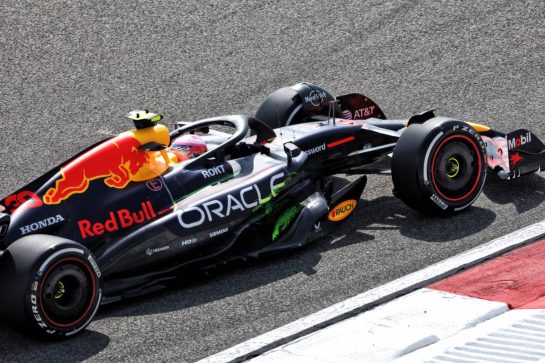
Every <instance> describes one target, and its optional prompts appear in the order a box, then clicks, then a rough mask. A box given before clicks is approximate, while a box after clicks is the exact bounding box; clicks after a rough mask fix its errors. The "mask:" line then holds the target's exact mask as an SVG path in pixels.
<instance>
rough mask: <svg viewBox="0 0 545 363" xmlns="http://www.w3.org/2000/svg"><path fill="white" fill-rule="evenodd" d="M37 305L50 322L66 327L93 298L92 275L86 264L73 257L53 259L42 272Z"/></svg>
mask: <svg viewBox="0 0 545 363" xmlns="http://www.w3.org/2000/svg"><path fill="white" fill-rule="evenodd" d="M42 281H43V282H42V285H41V289H40V303H41V304H40V307H41V310H42V312H43V314H44V318H46V319H47V320H48V321H49V322H50V323H52V324H53V325H56V326H58V327H61V328H70V327H74V326H76V325H77V324H78V323H80V322H81V321H82V320H83V319H84V318H85V317H86V316H87V314H88V313H89V311H90V310H91V307H92V306H93V303H94V300H95V289H96V281H95V276H94V274H93V273H92V271H91V269H90V268H89V266H87V264H85V263H84V262H82V261H81V260H79V259H77V258H73V257H68V258H64V259H61V260H59V261H57V262H56V263H55V264H53V265H52V266H51V267H50V268H49V269H48V270H47V272H46V273H45V275H44V278H43V280H42Z"/></svg>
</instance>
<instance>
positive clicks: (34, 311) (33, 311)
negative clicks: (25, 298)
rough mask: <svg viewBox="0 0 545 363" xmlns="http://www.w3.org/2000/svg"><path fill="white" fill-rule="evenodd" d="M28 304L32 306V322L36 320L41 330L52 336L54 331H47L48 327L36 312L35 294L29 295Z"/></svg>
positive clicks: (36, 301)
mask: <svg viewBox="0 0 545 363" xmlns="http://www.w3.org/2000/svg"><path fill="white" fill-rule="evenodd" d="M30 304H31V306H32V307H31V308H32V315H33V316H34V320H36V322H37V323H38V326H39V327H40V328H42V329H46V332H47V333H48V334H54V333H55V330H52V329H49V326H47V324H46V323H45V322H44V321H43V319H42V316H41V315H40V312H39V310H38V298H37V297H36V294H30Z"/></svg>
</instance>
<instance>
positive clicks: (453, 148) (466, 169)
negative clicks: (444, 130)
mask: <svg viewBox="0 0 545 363" xmlns="http://www.w3.org/2000/svg"><path fill="white" fill-rule="evenodd" d="M481 165H482V160H481V153H480V152H479V149H478V146H477V145H476V144H475V142H474V140H472V139H470V138H469V137H467V136H465V135H453V136H450V137H447V138H446V139H445V140H443V141H442V142H441V144H439V146H438V147H437V149H436V150H435V153H434V156H433V159H432V165H431V176H432V182H433V186H434V188H435V190H436V191H437V193H438V194H439V195H440V196H441V197H442V198H444V199H445V200H448V201H451V202H457V201H462V200H464V199H466V198H467V197H469V196H470V195H472V194H473V192H474V191H475V189H476V187H477V185H478V184H479V180H480V177H481Z"/></svg>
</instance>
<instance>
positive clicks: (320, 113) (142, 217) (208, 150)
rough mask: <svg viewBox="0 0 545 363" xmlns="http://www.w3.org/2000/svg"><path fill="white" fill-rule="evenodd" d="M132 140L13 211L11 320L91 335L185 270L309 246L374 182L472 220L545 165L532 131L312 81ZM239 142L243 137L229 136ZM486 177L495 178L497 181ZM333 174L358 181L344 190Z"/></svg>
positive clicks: (6, 211)
mask: <svg viewBox="0 0 545 363" xmlns="http://www.w3.org/2000/svg"><path fill="white" fill-rule="evenodd" d="M128 117H129V118H130V119H131V120H132V121H133V122H134V124H135V128H134V129H133V130H131V131H127V132H124V133H121V134H119V135H117V136H115V137H112V138H110V139H107V140H104V141H102V142H100V143H98V144H96V145H93V146H91V147H89V148H88V149H86V150H84V151H82V152H81V153H80V154H78V155H76V156H74V157H73V158H71V159H70V160H68V161H66V162H65V163H63V164H61V165H60V166H59V167H57V168H54V169H53V170H51V171H49V172H48V173H46V174H44V175H43V176H41V177H39V178H38V179H36V180H35V181H33V182H31V183H30V184H28V185H26V186H24V187H23V188H21V189H20V190H18V191H17V192H15V193H13V194H11V195H9V196H7V197H6V198H4V199H2V200H1V202H0V204H1V208H0V210H1V213H0V317H1V319H2V320H3V321H4V322H6V323H7V324H8V325H9V326H11V327H13V328H15V329H17V330H19V331H21V332H23V333H28V334H33V335H37V336H42V337H66V336H71V335H74V334H76V333H78V332H80V331H81V330H83V329H84V328H85V327H86V326H87V325H88V324H89V323H90V322H91V320H92V319H93V317H94V315H95V313H96V312H97V310H98V308H99V305H100V304H101V303H106V302H111V301H116V300H119V299H122V298H125V297H131V296H136V295H140V294H145V293H149V292H151V291H155V290H157V289H160V288H162V287H163V286H164V285H165V283H166V282H167V281H169V280H171V279H173V278H176V277H177V276H179V275H180V274H181V273H182V272H184V271H187V270H188V269H206V268H208V267H210V266H214V265H217V264H219V263H223V262H225V261H230V260H235V259H238V258H241V257H248V256H251V257H257V256H260V255H263V254H267V253H272V252H275V251H280V250H286V249H291V248H295V247H299V246H302V245H305V244H307V243H309V242H311V241H313V240H315V239H317V238H318V237H320V236H323V235H324V234H327V233H328V231H330V230H331V229H332V228H334V227H335V226H336V225H337V224H338V223H342V222H343V221H344V220H346V218H347V217H349V216H350V214H351V213H352V212H353V211H354V209H355V208H356V206H357V204H358V202H359V200H360V196H361V194H362V192H363V189H364V187H365V184H366V181H367V179H366V178H367V177H366V174H373V173H383V172H384V171H385V170H387V169H388V170H391V175H392V179H393V186H394V194H395V195H396V196H398V197H399V198H400V199H401V200H402V201H403V202H405V203H406V204H407V205H409V206H410V207H412V208H414V209H416V210H418V211H420V212H423V213H431V214H446V213H455V212H459V211H461V210H463V209H465V208H468V207H469V206H470V205H471V204H472V203H473V202H474V201H475V199H476V198H477V197H478V196H479V194H480V192H481V189H482V187H483V185H484V183H485V178H486V175H487V172H488V171H492V172H493V173H495V174H497V175H498V176H499V177H500V178H502V179H511V178H516V177H519V176H521V175H524V174H528V173H532V172H535V171H539V170H541V169H542V168H543V167H544V166H545V145H543V143H542V142H541V141H540V140H539V139H538V138H537V137H536V136H535V135H534V134H532V133H531V132H529V131H527V130H517V131H514V132H511V133H508V134H505V133H502V132H498V131H495V130H492V129H491V128H489V127H487V126H484V125H480V124H475V123H468V122H462V121H458V120H455V119H452V118H449V117H438V116H435V114H434V112H433V111H428V112H424V113H422V114H419V115H415V116H412V117H410V118H408V119H406V120H388V119H386V117H385V116H384V113H383V112H382V110H381V109H380V108H379V107H378V106H377V105H376V104H375V103H374V102H372V101H371V100H370V99H369V98H367V97H365V96H364V95H361V94H348V95H343V96H340V97H337V98H334V97H333V96H332V95H330V94H329V93H328V92H327V91H325V90H323V89H322V88H320V87H318V86H315V85H312V84H310V83H300V84H297V85H295V86H292V87H286V88H282V89H280V90H277V91H276V92H273V93H272V94H271V95H270V96H269V97H268V98H267V99H266V100H265V101H264V102H263V103H262V105H261V106H260V107H259V109H258V111H257V113H256V114H255V115H254V116H244V115H233V116H223V117H217V118H211V119H206V120H201V121H196V122H179V123H177V124H176V127H174V128H173V129H172V130H169V129H168V128H167V127H166V126H163V125H161V124H159V123H158V122H159V121H160V119H161V116H160V115H157V114H154V113H150V112H148V111H134V112H131V113H130V114H129V115H128ZM227 130H231V132H226V131H227ZM487 170H488V171H487ZM335 174H347V175H357V178H355V179H354V180H352V181H351V182H350V183H348V184H347V185H346V186H344V187H342V188H341V187H339V188H337V187H335V183H332V179H331V178H332V176H333V175H335Z"/></svg>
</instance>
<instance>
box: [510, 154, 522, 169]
mask: <svg viewBox="0 0 545 363" xmlns="http://www.w3.org/2000/svg"><path fill="white" fill-rule="evenodd" d="M523 160H524V158H523V157H522V156H520V154H519V153H513V154H511V156H510V157H509V161H510V162H511V165H512V166H513V168H514V167H515V165H517V164H518V163H519V162H521V161H523Z"/></svg>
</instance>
